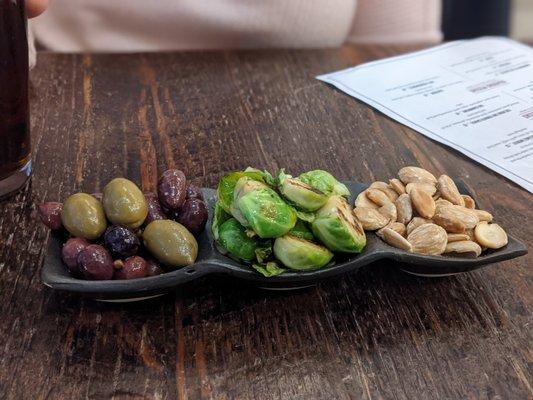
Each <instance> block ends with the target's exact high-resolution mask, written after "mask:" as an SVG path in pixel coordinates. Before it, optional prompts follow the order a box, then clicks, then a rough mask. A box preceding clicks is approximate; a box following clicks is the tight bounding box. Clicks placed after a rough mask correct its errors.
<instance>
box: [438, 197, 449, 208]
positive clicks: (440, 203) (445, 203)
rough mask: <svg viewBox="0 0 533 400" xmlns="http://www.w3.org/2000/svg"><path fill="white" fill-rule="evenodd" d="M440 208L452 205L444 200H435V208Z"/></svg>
mask: <svg viewBox="0 0 533 400" xmlns="http://www.w3.org/2000/svg"><path fill="white" fill-rule="evenodd" d="M440 206H453V204H452V203H450V202H449V201H448V200H445V199H437V200H435V207H436V208H439V207H440Z"/></svg>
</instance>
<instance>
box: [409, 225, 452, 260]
mask: <svg viewBox="0 0 533 400" xmlns="http://www.w3.org/2000/svg"><path fill="white" fill-rule="evenodd" d="M407 241H408V242H409V243H411V246H413V252H414V253H420V254H430V255H439V254H442V253H443V252H444V250H445V249H446V244H447V243H448V235H447V234H446V231H445V230H444V229H443V228H442V227H440V226H438V225H435V224H424V225H421V226H419V227H418V228H416V229H415V230H414V231H412V232H411V233H410V234H409V235H408V236H407Z"/></svg>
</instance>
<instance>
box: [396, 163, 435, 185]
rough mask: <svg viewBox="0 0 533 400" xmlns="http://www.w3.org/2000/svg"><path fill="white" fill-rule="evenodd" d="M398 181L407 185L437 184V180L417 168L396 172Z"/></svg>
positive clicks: (407, 168)
mask: <svg viewBox="0 0 533 400" xmlns="http://www.w3.org/2000/svg"><path fill="white" fill-rule="evenodd" d="M398 176H399V178H400V180H401V181H402V182H403V183H404V184H405V185H407V184H408V183H423V182H425V183H433V184H436V183H437V178H435V176H434V175H433V174H432V173H431V172H429V171H426V170H425V169H423V168H419V167H403V168H402V169H401V170H399V171H398Z"/></svg>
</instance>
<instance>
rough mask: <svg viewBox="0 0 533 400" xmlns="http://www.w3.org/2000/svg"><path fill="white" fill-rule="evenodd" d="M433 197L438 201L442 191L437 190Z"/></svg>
mask: <svg viewBox="0 0 533 400" xmlns="http://www.w3.org/2000/svg"><path fill="white" fill-rule="evenodd" d="M431 197H433V200H435V201H437V200H438V199H440V192H439V191H438V190H437V191H436V192H435V194H434V195H433V196H431Z"/></svg>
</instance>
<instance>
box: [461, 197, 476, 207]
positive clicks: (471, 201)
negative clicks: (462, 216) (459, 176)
mask: <svg viewBox="0 0 533 400" xmlns="http://www.w3.org/2000/svg"><path fill="white" fill-rule="evenodd" d="M461 197H462V198H463V201H464V202H465V207H466V208H470V209H471V210H473V209H475V208H476V202H475V201H474V199H473V198H472V197H470V196H469V195H467V194H462V195H461Z"/></svg>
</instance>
